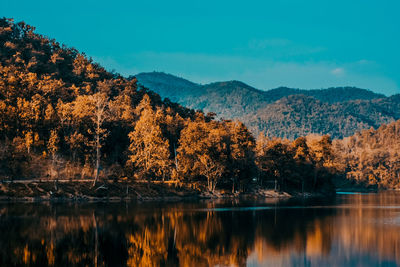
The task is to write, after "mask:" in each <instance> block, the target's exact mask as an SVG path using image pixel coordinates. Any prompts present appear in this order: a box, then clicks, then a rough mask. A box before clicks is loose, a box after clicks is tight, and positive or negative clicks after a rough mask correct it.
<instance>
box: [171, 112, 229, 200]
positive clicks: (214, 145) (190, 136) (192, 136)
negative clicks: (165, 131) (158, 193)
mask: <svg viewBox="0 0 400 267" xmlns="http://www.w3.org/2000/svg"><path fill="white" fill-rule="evenodd" d="M228 157H229V137H228V133H227V131H226V128H225V127H224V126H223V125H222V124H221V123H217V122H215V121H211V122H209V123H206V122H205V121H204V120H202V119H201V117H198V119H197V120H195V121H189V122H188V123H187V126H186V128H184V129H183V130H182V132H181V137H180V139H179V148H178V161H179V163H180V172H181V173H182V175H183V177H186V178H190V179H191V180H193V179H194V178H195V177H196V176H203V177H205V178H206V179H207V188H208V190H209V191H211V192H214V190H215V187H216V185H217V183H218V180H219V179H221V178H222V176H223V175H224V174H225V171H226V168H227V166H228Z"/></svg>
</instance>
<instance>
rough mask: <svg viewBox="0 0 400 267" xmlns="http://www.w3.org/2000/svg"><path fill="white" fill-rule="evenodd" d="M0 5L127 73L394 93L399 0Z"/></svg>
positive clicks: (398, 77) (398, 84) (8, 1)
mask: <svg viewBox="0 0 400 267" xmlns="http://www.w3.org/2000/svg"><path fill="white" fill-rule="evenodd" d="M0 1H1V3H2V4H1V8H0V16H5V17H13V18H15V19H16V20H17V21H21V20H23V21H25V22H27V23H29V24H31V25H33V26H35V27H36V28H37V32H39V33H41V34H44V35H47V36H49V37H51V38H55V39H57V40H58V41H59V42H62V43H64V44H66V45H68V46H73V47H75V48H77V49H79V50H80V51H82V52H85V53H86V54H87V55H89V56H91V57H93V59H94V60H96V61H98V62H100V63H101V64H102V65H103V66H105V67H106V68H107V69H109V70H112V69H114V70H115V71H117V72H119V73H121V74H123V75H126V76H128V75H133V74H136V73H138V72H143V71H153V70H156V71H164V72H167V73H172V74H175V75H178V76H181V77H184V78H187V79H189V80H192V81H194V82H198V83H208V82H212V81H222V80H241V81H243V82H246V83H248V84H249V85H252V86H254V87H257V88H259V89H270V88H275V87H278V86H288V87H295V88H326V87H330V86H357V87H361V88H368V89H372V90H374V91H377V92H381V93H385V94H387V95H391V94H394V93H400V72H399V70H400V52H399V48H400V16H399V15H398V14H399V11H400V1H398V0H392V1H389V0H386V1H385V0H380V1H377V0H376V1H372V0H351V1H350V0H347V1H342V0H335V1H333V0H332V1H328V0H326V1H323V0H318V1H317V0H315V1H314V0H312V1H306V0H298V1H294V0H292V1H289V0H284V1H279V0H275V1H266V0H264V1H250V0H249V1H217V0H214V1H208V0H203V1H187V0H186V1H173V0H171V1H143V0H142V1H117V0H115V1H101V0H97V1H94V0H87V1H85V0H80V1H75V0H72V1H54V0H52V1H47V0H37V1H26V0H19V1H15V0H0Z"/></svg>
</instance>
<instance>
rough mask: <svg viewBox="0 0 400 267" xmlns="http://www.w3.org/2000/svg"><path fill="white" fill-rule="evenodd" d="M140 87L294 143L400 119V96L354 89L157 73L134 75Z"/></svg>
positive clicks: (334, 135) (348, 134)
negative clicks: (207, 80) (196, 79)
mask: <svg viewBox="0 0 400 267" xmlns="http://www.w3.org/2000/svg"><path fill="white" fill-rule="evenodd" d="M136 78H137V79H138V83H139V84H142V85H144V86H145V87H147V88H149V89H151V90H153V91H155V92H157V93H159V94H160V96H161V97H167V98H170V99H173V100H174V101H177V102H178V103H180V104H182V105H184V106H187V107H190V108H193V109H201V110H204V112H215V113H216V114H217V116H219V117H222V118H225V119H240V120H241V121H243V122H244V123H245V124H246V125H247V126H248V127H250V129H251V130H252V132H253V133H255V134H258V133H259V132H261V131H264V132H268V135H269V136H279V137H287V138H291V139H294V138H296V137H299V136H302V135H307V134H310V133H319V134H330V135H331V136H332V137H334V138H341V137H344V136H350V135H353V134H354V133H355V132H357V131H360V130H363V129H368V128H370V127H374V128H376V127H379V125H381V124H382V123H388V122H391V121H394V120H397V119H399V118H400V113H399V105H400V101H399V99H400V97H399V96H398V95H397V96H392V97H386V96H384V95H382V94H377V93H374V92H372V91H369V90H365V89H360V88H355V87H337V88H328V89H312V90H304V89H303V90H302V89H292V88H287V87H280V88H276V89H271V90H268V91H262V90H258V89H256V88H253V87H251V86H249V85H246V84H245V83H242V82H239V81H228V82H216V83H211V84H206V85H199V84H195V83H192V82H190V81H187V80H185V79H182V78H178V77H175V76H173V75H170V74H165V73H160V72H150V73H140V74H138V75H136Z"/></svg>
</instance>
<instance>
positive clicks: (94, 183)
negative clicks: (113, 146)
mask: <svg viewBox="0 0 400 267" xmlns="http://www.w3.org/2000/svg"><path fill="white" fill-rule="evenodd" d="M99 171H100V136H99V134H97V135H96V175H95V177H94V181H93V186H95V185H96V182H97V180H98V179H99Z"/></svg>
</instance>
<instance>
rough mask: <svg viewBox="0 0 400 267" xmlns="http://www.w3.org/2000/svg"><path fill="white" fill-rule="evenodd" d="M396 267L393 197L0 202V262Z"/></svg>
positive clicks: (397, 209) (399, 245) (398, 240)
mask: <svg viewBox="0 0 400 267" xmlns="http://www.w3.org/2000/svg"><path fill="white" fill-rule="evenodd" d="M96 265H97V266H399V265H400V194H399V193H394V192H387V193H381V194H364V195H337V196H336V198H333V199H325V200H289V201H273V200H267V201H265V202H260V201H257V202H254V201H211V202H193V203H128V204H126V203H124V204H98V203H97V204H87V203H86V204H0V266H96Z"/></svg>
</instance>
